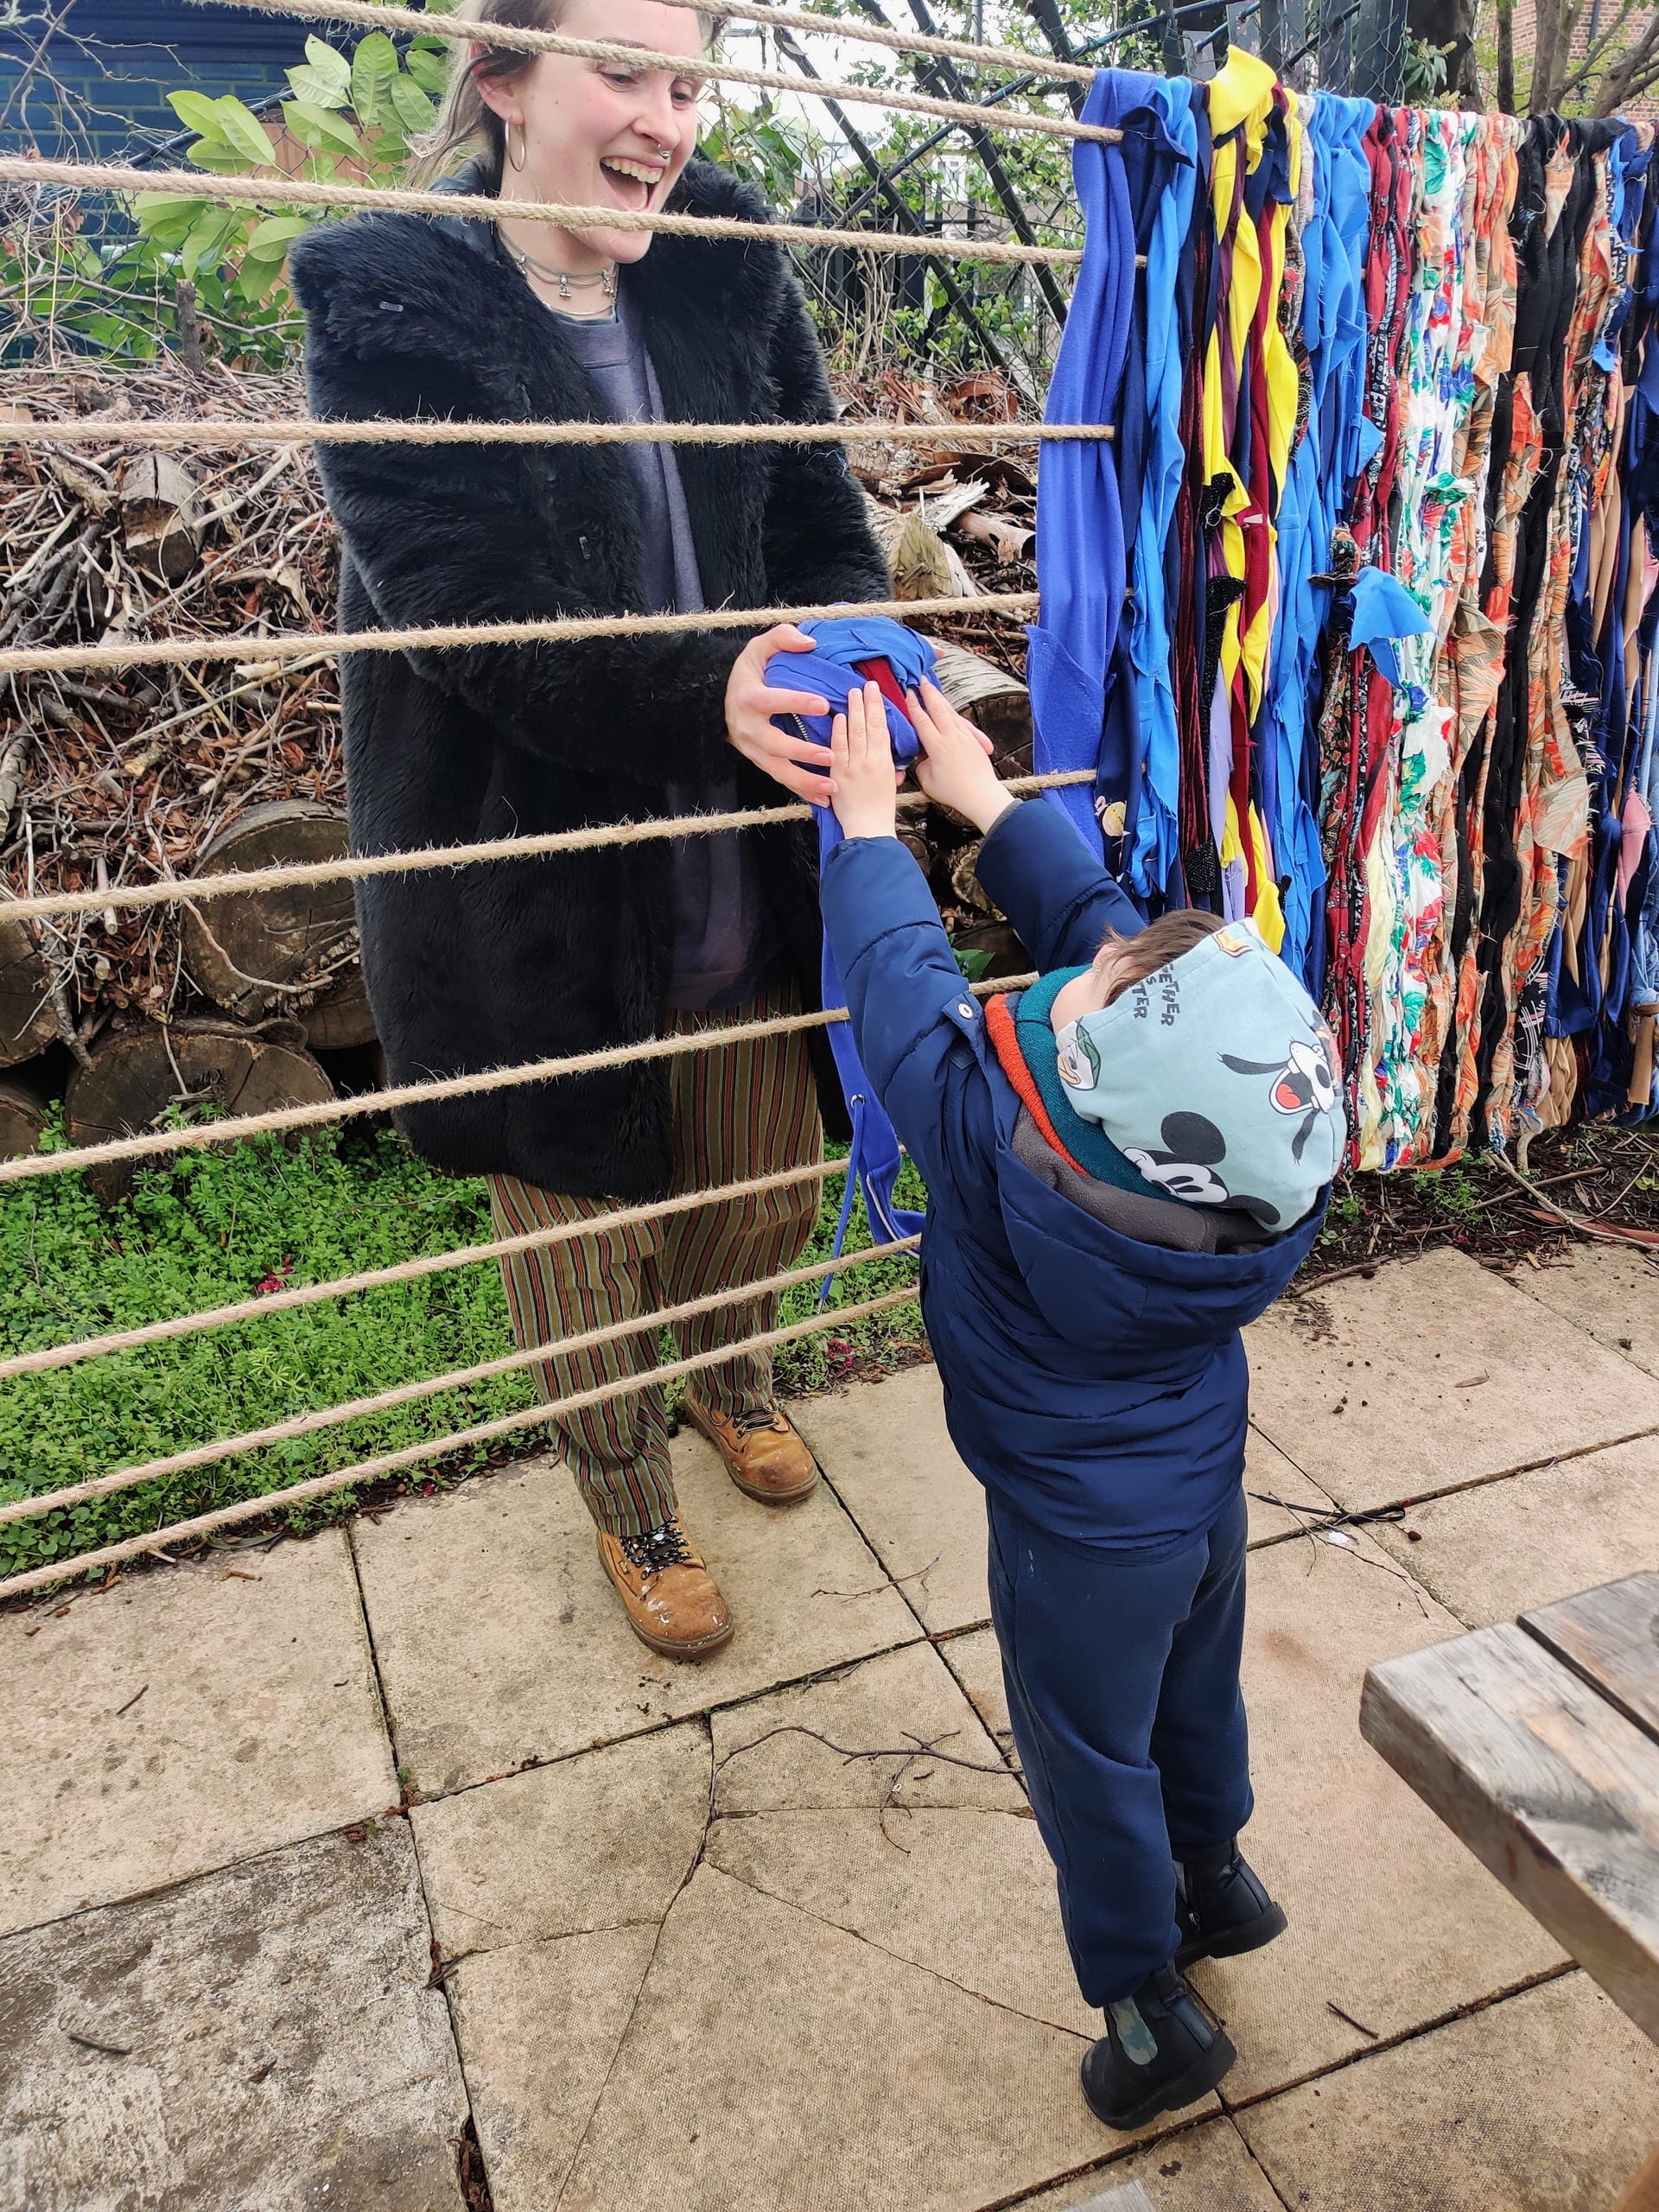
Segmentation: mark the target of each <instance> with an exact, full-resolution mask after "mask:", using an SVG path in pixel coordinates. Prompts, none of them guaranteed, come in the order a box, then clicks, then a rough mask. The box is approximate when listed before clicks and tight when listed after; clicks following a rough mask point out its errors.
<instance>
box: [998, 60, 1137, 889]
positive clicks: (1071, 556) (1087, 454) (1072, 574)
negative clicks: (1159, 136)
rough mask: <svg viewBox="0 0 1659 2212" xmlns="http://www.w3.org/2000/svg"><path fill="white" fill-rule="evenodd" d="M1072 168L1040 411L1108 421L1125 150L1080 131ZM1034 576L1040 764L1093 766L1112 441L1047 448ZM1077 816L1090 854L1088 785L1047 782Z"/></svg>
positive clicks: (1099, 100) (1099, 713)
mask: <svg viewBox="0 0 1659 2212" xmlns="http://www.w3.org/2000/svg"><path fill="white" fill-rule="evenodd" d="M1120 75H1128V77H1129V82H1130V84H1131V85H1134V84H1135V83H1137V82H1138V81H1139V80H1138V79H1135V78H1134V77H1133V75H1132V73H1123V72H1118V71H1115V70H1110V69H1103V70H1101V71H1099V72H1098V73H1097V74H1096V78H1095V81H1094V84H1093V86H1091V87H1090V93H1089V97H1088V99H1087V100H1086V101H1085V102H1084V110H1083V120H1084V122H1085V123H1101V124H1106V123H1110V122H1112V121H1113V120H1114V118H1116V112H1117V109H1118V106H1119V104H1120V99H1121V97H1122V86H1120V85H1118V84H1117V83H1116V81H1115V79H1117V78H1118V77H1119V76H1120ZM1071 175H1072V180H1073V181H1074V183H1075V185H1076V187H1077V199H1078V202H1079V204H1080V205H1081V207H1082V209H1083V213H1084V223H1085V225H1086V228H1085V231H1084V248H1083V265H1082V267H1081V268H1080V269H1079V270H1078V271H1077V285H1076V288H1075V289H1074V290H1073V292H1072V295H1071V308H1070V310H1069V312H1068V314H1067V315H1066V322H1065V336H1064V338H1063V339H1062V340H1060V350H1059V355H1058V359H1057V360H1056V362H1055V364H1054V376H1053V380H1052V383H1051V384H1050V385H1049V391H1048V405H1047V408H1046V413H1045V419H1046V421H1048V422H1050V423H1110V422H1112V421H1113V419H1114V415H1115V410H1116V406H1117V404H1118V397H1119V391H1120V387H1121V385H1122V381H1123V370H1124V364H1125V360H1126V359H1127V355H1128V342H1129V324H1130V320H1131V316H1132V314H1133V310H1134V306H1135V218H1134V212H1133V209H1132V207H1131V204H1130V199H1129V189H1128V177H1127V175H1126V174H1125V170H1124V164H1123V156H1122V147H1121V146H1116V145H1114V146H1108V145H1104V144H1103V143H1101V142H1100V141H1099V140H1097V139H1088V138H1079V139H1077V140H1075V141H1074V142H1073V144H1072V148H1071ZM1037 577H1038V582H1039V585H1040V587H1041V589H1042V595H1043V603H1042V611H1041V614H1040V617H1039V620H1038V621H1037V622H1036V623H1034V624H1033V626H1031V627H1030V629H1029V630H1028V631H1027V636H1028V637H1029V639H1030V641H1031V651H1030V654H1029V656H1028V658H1027V667H1026V680H1027V683H1028V684H1029V685H1030V687H1031V708H1032V718H1033V722H1034V724H1035V730H1036V735H1035V741H1034V744H1033V760H1034V763H1035V766H1036V768H1037V771H1038V772H1039V774H1048V773H1052V772H1055V771H1058V770H1065V769H1076V768H1087V769H1090V770H1097V769H1098V766H1099V764H1100V752H1101V737H1102V732H1103V728H1104V725H1105V720H1106V683H1107V671H1108V668H1109V664H1110V662H1111V658H1112V652H1113V648H1114V646H1115V645H1116V643H1117V635H1118V625H1119V623H1120V621H1121V620H1122V613H1123V594H1124V588H1125V585H1126V582H1127V581H1128V576H1127V557H1126V554H1125V550H1124V543H1123V514H1122V506H1121V505H1120V502H1119V496H1118V484H1117V470H1116V466H1115V465H1114V461H1113V457H1112V448H1111V447H1110V446H1109V444H1107V443H1105V442H1100V443H1098V444H1096V443H1095V442H1085V441H1084V440H1083V439H1080V438H1079V439H1076V440H1068V441H1066V442H1064V443H1056V444H1053V445H1048V446H1045V448H1043V457H1042V473H1041V479H1040V495H1039V499H1038V502H1037ZM1044 797H1045V798H1048V799H1050V800H1052V803H1053V804H1055V805H1056V806H1058V808H1059V809H1060V810H1061V811H1062V813H1064V814H1066V815H1069V816H1070V817H1071V820H1072V821H1073V822H1074V823H1076V824H1077V829H1078V830H1079V832H1080V833H1081V835H1082V836H1083V838H1084V842H1085V843H1086V844H1087V846H1088V848H1089V850H1090V853H1092V854H1094V855H1096V857H1098V856H1099V855H1100V853H1101V849H1102V843H1101V833H1100V829H1099V826H1098V823H1097V822H1096V817H1095V807H1094V798H1095V795H1094V793H1093V792H1092V791H1090V788H1089V786H1088V785H1086V784H1071V785H1065V787H1064V788H1063V789H1061V790H1059V791H1046V792H1045V793H1044Z"/></svg>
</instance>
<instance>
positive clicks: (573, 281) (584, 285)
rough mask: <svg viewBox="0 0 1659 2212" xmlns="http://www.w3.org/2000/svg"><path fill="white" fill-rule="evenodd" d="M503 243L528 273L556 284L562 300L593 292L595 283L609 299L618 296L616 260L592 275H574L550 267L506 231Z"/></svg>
mask: <svg viewBox="0 0 1659 2212" xmlns="http://www.w3.org/2000/svg"><path fill="white" fill-rule="evenodd" d="M501 243H502V245H504V246H505V248H506V249H507V251H508V253H509V254H511V256H512V258H513V260H515V261H516V262H517V263H518V266H519V267H520V268H521V269H522V270H524V271H525V272H526V274H527V275H529V276H532V277H540V278H541V280H542V282H543V283H544V284H556V285H557V286H558V288H559V297H560V298H561V299H562V300H568V299H569V297H570V296H571V295H572V293H574V292H591V291H592V290H593V289H594V286H595V285H598V286H600V287H601V289H602V290H603V292H604V296H605V297H606V298H607V300H613V299H614V298H615V297H616V264H615V263H614V262H613V263H612V264H611V265H610V267H609V268H608V269H596V270H594V272H593V274H592V275H591V276H588V277H573V276H572V275H571V273H570V271H569V270H568V269H550V268H549V267H548V265H547V264H546V263H545V262H544V261H537V259H536V258H535V257H534V256H533V255H531V254H528V253H526V252H525V251H524V248H523V247H522V246H517V245H514V244H513V242H512V239H511V238H508V237H507V235H506V234H505V232H502V233H501Z"/></svg>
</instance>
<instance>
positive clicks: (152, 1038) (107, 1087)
mask: <svg viewBox="0 0 1659 2212" xmlns="http://www.w3.org/2000/svg"><path fill="white" fill-rule="evenodd" d="M283 1030H284V1031H285V1033H278V1034H276V1035H272V1034H270V1033H264V1034H261V1033H255V1032H253V1031H251V1030H246V1029H239V1028H238V1027H236V1026H235V1025H234V1024H233V1023H231V1022H216V1021H179V1022H171V1023H168V1024H167V1025H165V1026H164V1025H162V1023H160V1022H142V1023H139V1024H137V1025H136V1026H135V1027H131V1028H128V1029H120V1030H117V1031H116V1032H115V1033H113V1034H112V1035H110V1036H107V1037H105V1038H104V1039H102V1040H101V1041H100V1043H99V1044H98V1045H97V1046H94V1048H93V1050H92V1058H91V1059H90V1060H89V1062H88V1063H87V1065H86V1066H85V1067H82V1068H78V1069H77V1070H76V1071H75V1073H74V1074H73V1077H71V1078H70V1082H69V1088H68V1090H67V1093H66V1094H65V1096H64V1121H65V1126H66V1128H67V1132H68V1136H69V1141H70V1142H71V1144H73V1145H78V1146H79V1145H94V1144H107V1143H109V1142H111V1141H112V1140H114V1139H116V1138H118V1137H129V1136H137V1135H141V1134H142V1133H143V1132H144V1131H147V1130H149V1129H153V1128H156V1127H157V1126H158V1125H159V1124H160V1123H161V1122H162V1119H163V1117H164V1116H166V1114H167V1113H168V1109H170V1108H173V1107H176V1106H184V1107H192V1106H194V1107H217V1108H218V1109H220V1110H221V1111H222V1112H225V1113H227V1114H238V1115H243V1114H268V1113H271V1112H273V1111H275V1110H277V1109H280V1108H282V1107H285V1106H309V1105H313V1104H315V1103H318V1102H319V1101H321V1100H322V1099H326V1098H332V1097H333V1096H334V1084H332V1083H331V1082H330V1081H329V1079H328V1077H327V1074H326V1073H325V1072H324V1071H323V1069H322V1068H321V1066H320V1065H318V1063H317V1062H316V1061H315V1060H314V1059H313V1058H312V1057H311V1055H310V1053H309V1052H307V1051H305V1049H304V1048H303V1046H302V1044H301V1043H300V1041H299V1039H300V1033H299V1032H298V1031H297V1030H294V1029H289V1028H288V1027H287V1026H286V1025H283ZM135 1172H136V1167H135V1164H134V1163H130V1162H116V1163H113V1164H111V1166H106V1167H100V1168H97V1169H94V1170H93V1171H92V1175H91V1180H92V1185H93V1187H94V1188H95V1189H96V1190H97V1192H99V1196H100V1197H101V1198H105V1200H108V1199H111V1198H117V1197H119V1196H120V1195H121V1193H122V1192H124V1191H126V1190H127V1189H128V1188H129V1187H130V1185H131V1182H132V1178H133V1174H134V1173H135Z"/></svg>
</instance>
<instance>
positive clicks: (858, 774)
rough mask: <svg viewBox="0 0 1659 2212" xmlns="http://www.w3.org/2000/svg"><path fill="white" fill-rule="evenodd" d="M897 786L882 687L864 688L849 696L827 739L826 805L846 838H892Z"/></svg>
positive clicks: (896, 818) (895, 816)
mask: <svg viewBox="0 0 1659 2212" xmlns="http://www.w3.org/2000/svg"><path fill="white" fill-rule="evenodd" d="M898 786H899V777H898V775H897V774H896V773H895V772H894V770H893V743H892V741H891V739H890V738H889V737H888V735H887V706H886V702H884V701H883V699H882V696H881V687H880V684H879V683H867V684H865V686H864V687H863V689H862V690H860V691H855V692H853V693H852V694H851V695H850V696H849V699H848V701H847V711H846V713H845V714H844V715H836V719H835V722H834V724H833V726H832V728H831V730H830V734H829V789H830V792H831V795H832V796H831V798H830V804H831V805H832V806H833V807H834V808H835V810H836V821H837V822H839V823H840V824H841V826H842V829H844V830H845V831H846V833H847V835H848V836H849V837H892V836H896V835H897V829H898V819H899V814H898V808H897V805H896V804H895V801H896V798H897V795H898Z"/></svg>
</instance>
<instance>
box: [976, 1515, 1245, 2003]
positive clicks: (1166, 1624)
mask: <svg viewBox="0 0 1659 2212" xmlns="http://www.w3.org/2000/svg"><path fill="white" fill-rule="evenodd" d="M986 1510H987V1516H988V1521H989V1524H990V1582H991V1619H992V1622H993V1624H994V1625H995V1630H996V1640H997V1643H999V1645H1000V1646H1001V1651H1002V1676H1003V1680H1004V1681H1005V1682H1006V1683H1007V1692H1008V1710H1009V1712H1010V1713H1011V1714H1012V1716H1013V1721H1014V1744H1015V1745H1016V1747H1017V1748H1018V1750H1019V1753H1020V1764H1022V1765H1023V1767H1024V1769H1025V1773H1026V1783H1027V1788H1028V1789H1030V1791H1031V1803H1032V1810H1033V1812H1034V1813H1035V1814H1036V1816H1037V1826H1038V1828H1039V1832H1040V1833H1041V1835H1042V1839H1043V1841H1044V1842H1045V1843H1046V1845H1047V1847H1048V1853H1049V1856H1050V1858H1052V1859H1053V1861H1054V1869H1055V1873H1056V1876H1057V1878H1058V1885H1059V1892H1060V1917H1061V1919H1062V1921H1063V1922H1064V1923H1065V1940H1066V1942H1067V1943H1068V1944H1069V1945H1070V1946H1071V1962H1072V1964H1073V1966H1074V1967H1076V1969H1077V1986H1078V1987H1079V1988H1080V1989H1081V1990H1082V1992H1083V1996H1084V2002H1085V2004H1089V2005H1102V2006H1103V2005H1109V2004H1112V2003H1114V2002H1115V2001H1116V1999H1119V1998H1122V1997H1127V1996H1128V1995H1129V1994H1130V1993H1131V1992H1132V1991H1133V1990H1135V1989H1136V1988H1138V1987H1139V1986H1140V1985H1141V1982H1142V1981H1144V1980H1145V1979H1146V1977H1147V1975H1148V1974H1152V1973H1154V1972H1155V1970H1156V1969H1157V1968H1158V1967H1161V1966H1164V1965H1166V1963H1167V1962H1168V1961H1169V1960H1170V1959H1171V1958H1172V1957H1173V1955H1174V1951H1175V1947H1176V1943H1177V1941H1178V1936H1177V1930H1176V1925H1175V1875H1174V1866H1173V1861H1174V1860H1175V1859H1189V1858H1193V1857H1196V1856H1197V1855H1198V1853H1202V1852H1205V1851H1213V1850H1216V1849H1218V1848H1219V1847H1221V1846H1222V1845H1224V1844H1225V1843H1227V1842H1229V1841H1230V1839H1231V1838H1232V1837H1233V1836H1235V1835H1236V1834H1237V1833H1238V1831H1239V1829H1240V1828H1242V1827H1243V1826H1244V1823H1245V1822H1246V1821H1248V1820H1249V1816H1250V1812H1251V1808H1252V1803H1253V1800H1252V1798H1251V1795H1250V1771H1249V1738H1248V1735H1247V1732H1246V1727H1245V1720H1244V1700H1243V1696H1242V1694H1241V1693H1240V1690H1239V1686H1238V1663H1239V1652H1240V1649H1241V1646H1242V1643H1243V1631H1244V1541H1245V1527H1246V1508H1245V1503H1244V1493H1243V1489H1242V1488H1241V1489H1240V1490H1239V1491H1238V1492H1237V1494H1236V1498H1235V1500H1234V1503H1233V1504H1231V1505H1230V1507H1229V1508H1228V1510H1227V1511H1226V1512H1225V1513H1224V1514H1223V1516H1222V1517H1221V1519H1220V1520H1219V1521H1218V1522H1217V1523H1216V1525H1215V1527H1214V1528H1213V1529H1210V1530H1209V1531H1208V1532H1207V1533H1206V1534H1205V1535H1201V1536H1197V1537H1194V1538H1193V1540H1192V1542H1191V1543H1189V1544H1185V1545H1184V1546H1183V1547H1182V1548H1180V1549H1179V1551H1175V1552H1171V1553H1166V1554H1164V1555H1162V1556H1161V1557H1159V1558H1154V1559H1147V1558H1146V1557H1144V1556H1140V1555H1137V1554H1135V1553H1132V1552H1118V1553H1113V1552H1107V1551H1096V1550H1093V1549H1091V1548H1089V1547H1088V1546H1086V1545H1084V1544H1077V1543H1072V1542H1070V1541H1068V1540H1067V1539H1066V1538H1065V1537H1063V1536H1052V1535H1048V1534H1047V1533H1046V1530H1044V1529H1039V1528H1036V1527H1034V1526H1033V1523H1032V1522H1029V1521H1027V1520H1026V1519H1025V1518H1024V1517H1023V1516H1021V1515H1020V1514H1018V1513H1016V1512H1014V1511H1013V1510H1012V1509H1011V1508H1009V1507H1008V1506H1007V1505H1005V1504H1003V1503H1001V1501H1000V1500H998V1499H997V1498H995V1497H989V1496H988V1497H987V1499H986Z"/></svg>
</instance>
